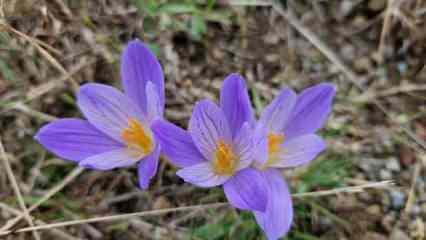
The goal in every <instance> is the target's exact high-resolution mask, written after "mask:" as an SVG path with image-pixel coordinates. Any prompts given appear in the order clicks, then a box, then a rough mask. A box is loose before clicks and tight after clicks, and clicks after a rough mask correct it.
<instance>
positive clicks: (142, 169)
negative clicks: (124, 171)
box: [138, 144, 161, 189]
mask: <svg viewBox="0 0 426 240" xmlns="http://www.w3.org/2000/svg"><path fill="white" fill-rule="evenodd" d="M160 149H161V148H160V147H159V145H158V144H157V146H156V147H155V149H154V151H153V152H152V153H151V154H150V155H148V156H146V157H145V158H143V159H142V160H141V161H140V162H139V165H138V176H139V186H140V188H142V189H147V188H148V186H149V182H150V181H151V179H152V178H153V177H154V176H155V174H156V173H157V168H158V162H159V159H160Z"/></svg>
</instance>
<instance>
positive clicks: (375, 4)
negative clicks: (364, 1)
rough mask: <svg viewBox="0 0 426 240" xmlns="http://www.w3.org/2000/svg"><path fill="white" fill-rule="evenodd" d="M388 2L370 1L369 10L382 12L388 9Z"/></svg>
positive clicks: (380, 0) (381, 0) (384, 0)
mask: <svg viewBox="0 0 426 240" xmlns="http://www.w3.org/2000/svg"><path fill="white" fill-rule="evenodd" d="M386 2H387V0H370V1H369V2H368V8H369V9H370V10H373V11H381V10H383V9H384V8H385V7H386Z"/></svg>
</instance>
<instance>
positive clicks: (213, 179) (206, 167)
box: [176, 162, 229, 187]
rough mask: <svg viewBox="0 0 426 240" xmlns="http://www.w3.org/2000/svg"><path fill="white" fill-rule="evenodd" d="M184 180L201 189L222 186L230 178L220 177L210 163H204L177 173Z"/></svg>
mask: <svg viewBox="0 0 426 240" xmlns="http://www.w3.org/2000/svg"><path fill="white" fill-rule="evenodd" d="M176 174H177V175H178V176H179V177H181V178H183V180H184V181H185V182H189V183H191V184H194V185H196V186H199V187H215V186H219V185H222V184H223V183H224V182H226V180H228V179H229V176H219V175H217V174H215V173H214V172H213V171H212V168H211V165H210V163H209V162H203V163H199V164H196V165H192V166H190V167H186V168H182V169H181V170H179V171H177V173H176Z"/></svg>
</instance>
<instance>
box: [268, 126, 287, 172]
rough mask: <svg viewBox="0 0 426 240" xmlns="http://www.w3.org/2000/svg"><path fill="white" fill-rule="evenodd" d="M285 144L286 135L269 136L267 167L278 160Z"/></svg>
mask: <svg viewBox="0 0 426 240" xmlns="http://www.w3.org/2000/svg"><path fill="white" fill-rule="evenodd" d="M283 142H284V134H275V133H269V134H268V155H269V158H268V162H267V163H266V164H267V165H270V164H272V163H274V162H275V161H277V160H278V158H279V155H280V153H281V151H282V149H281V144H282V143H283Z"/></svg>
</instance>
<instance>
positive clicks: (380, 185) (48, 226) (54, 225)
mask: <svg viewBox="0 0 426 240" xmlns="http://www.w3.org/2000/svg"><path fill="white" fill-rule="evenodd" d="M392 184H393V181H382V182H374V183H368V184H364V185H360V186H353V187H343V188H336V189H332V190H326V191H317V192H310V193H299V194H293V195H292V197H293V198H302V197H321V196H327V195H336V194H340V193H358V192H362V191H364V190H365V189H371V188H378V189H383V188H387V187H389V186H390V185H392ZM228 205H229V204H228V203H226V202H219V203H211V204H201V205H194V206H184V207H176V208H165V209H159V210H150V211H142V212H136V213H128V214H119V215H113V216H105V217H94V218H89V219H82V220H73V221H66V222H59V223H52V224H46V225H40V226H36V227H26V228H20V229H17V230H15V231H0V236H6V235H9V234H12V233H20V232H28V231H32V230H47V229H52V228H58V227H66V226H72V225H81V224H87V223H95V222H110V221H117V220H126V219H129V218H134V217H142V216H157V215H162V214H167V213H172V212H182V211H194V210H197V211H199V210H204V209H212V208H220V207H224V206H228Z"/></svg>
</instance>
